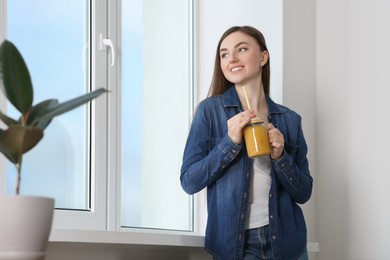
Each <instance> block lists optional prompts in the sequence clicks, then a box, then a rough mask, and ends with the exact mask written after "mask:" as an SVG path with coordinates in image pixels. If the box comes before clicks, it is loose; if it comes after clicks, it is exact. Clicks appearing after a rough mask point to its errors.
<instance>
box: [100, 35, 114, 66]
mask: <svg viewBox="0 0 390 260" xmlns="http://www.w3.org/2000/svg"><path fill="white" fill-rule="evenodd" d="M106 47H109V48H110V51H111V65H110V66H111V67H113V66H114V64H115V46H114V44H113V42H112V40H111V39H104V38H103V34H102V33H101V34H99V49H100V50H101V51H103V50H105V48H106Z"/></svg>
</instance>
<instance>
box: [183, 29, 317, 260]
mask: <svg viewBox="0 0 390 260" xmlns="http://www.w3.org/2000/svg"><path fill="white" fill-rule="evenodd" d="M244 86H245V90H246V91H245V92H244V89H243V87H244ZM269 89H270V61H269V53H268V50H267V46H266V42H265V39H264V37H263V35H262V34H261V32H259V31H258V30H256V29H255V28H253V27H249V26H243V27H238V26H236V27H232V28H230V29H228V30H227V31H226V32H225V33H224V34H223V35H222V37H221V39H220V41H219V43H218V47H217V53H216V57H215V68H214V75H213V80H212V85H211V88H210V91H209V97H208V98H206V99H205V100H203V101H202V102H201V103H200V104H199V106H198V107H197V109H196V112H195V114H194V117H193V120H192V124H191V129H190V132H189V135H188V139H187V143H186V147H185V150H184V156H183V164H182V168H181V175H180V180H181V185H182V187H183V189H184V190H185V191H186V192H187V193H189V194H194V193H196V192H198V191H200V190H202V189H203V188H206V187H207V208H208V220H207V228H206V241H205V247H206V250H208V251H209V252H210V253H211V254H212V255H213V257H214V259H223V260H227V259H248V260H249V259H281V260H290V259H299V260H301V259H307V258H308V257H307V251H306V224H305V220H304V216H303V213H302V210H301V208H300V207H299V206H298V203H299V204H302V203H305V202H306V201H308V200H309V198H310V196H311V191H312V182H313V179H312V177H311V176H310V172H309V164H308V160H307V157H306V155H307V146H306V142H305V139H304V136H303V132H302V127H301V117H300V116H299V115H298V114H296V113H295V112H294V111H292V110H290V109H288V108H287V107H285V106H282V105H279V104H276V103H274V102H273V101H272V100H271V98H270V96H269V92H270V91H269ZM245 94H247V97H248V102H247V101H246V97H245ZM254 117H259V118H261V119H262V120H263V121H265V122H266V125H267V128H268V129H267V130H268V138H269V143H270V147H271V153H270V155H264V156H260V157H256V158H255V159H251V158H249V157H248V155H247V152H246V147H245V142H243V129H244V127H245V126H246V125H247V124H248V123H249V122H250V120H251V119H252V118H254Z"/></svg>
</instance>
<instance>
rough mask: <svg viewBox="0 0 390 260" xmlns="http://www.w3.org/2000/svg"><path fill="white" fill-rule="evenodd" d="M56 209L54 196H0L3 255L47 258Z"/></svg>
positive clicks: (0, 248) (0, 256)
mask: <svg viewBox="0 0 390 260" xmlns="http://www.w3.org/2000/svg"><path fill="white" fill-rule="evenodd" d="M53 213H54V199H51V198H45V197H34V196H0V259H8V260H10V259H23V260H42V259H44V258H45V251H46V246H47V242H48V239H49V235H50V230H51V225H52V220H53Z"/></svg>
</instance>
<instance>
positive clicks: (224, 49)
mask: <svg viewBox="0 0 390 260" xmlns="http://www.w3.org/2000/svg"><path fill="white" fill-rule="evenodd" d="M242 44H248V43H247V42H239V43H237V44H236V45H234V48H237V47H238V46H240V45H242ZM223 51H227V49H226V48H222V49H220V50H219V52H223Z"/></svg>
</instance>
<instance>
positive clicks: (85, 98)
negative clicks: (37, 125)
mask: <svg viewBox="0 0 390 260" xmlns="http://www.w3.org/2000/svg"><path fill="white" fill-rule="evenodd" d="M104 92H107V90H106V89H104V88H99V89H96V90H94V91H92V92H90V93H87V94H84V95H82V96H80V97H77V98H74V99H71V100H69V101H66V102H63V103H60V104H57V105H54V106H52V107H48V108H47V109H46V111H45V113H44V115H42V116H41V117H40V118H39V121H42V120H48V119H52V118H53V117H55V116H58V115H61V114H63V113H65V112H68V111H70V110H72V109H74V108H76V107H79V106H81V105H82V104H85V103H87V102H89V101H91V100H92V99H94V98H96V97H97V96H99V95H101V94H103V93H104ZM37 120H38V119H37Z"/></svg>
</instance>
